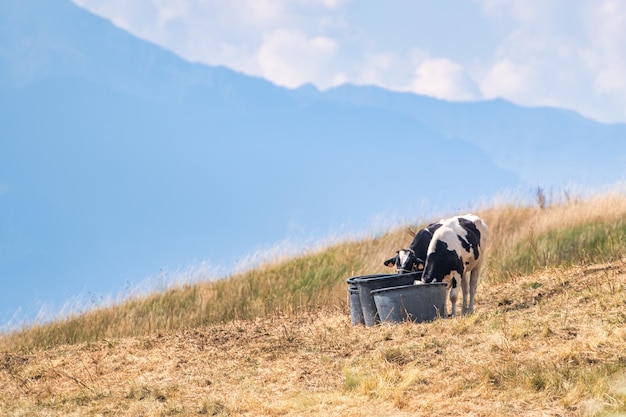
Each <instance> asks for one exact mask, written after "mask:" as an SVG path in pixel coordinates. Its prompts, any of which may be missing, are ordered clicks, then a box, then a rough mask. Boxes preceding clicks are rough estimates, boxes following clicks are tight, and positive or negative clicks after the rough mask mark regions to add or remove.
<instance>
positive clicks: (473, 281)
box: [468, 266, 480, 313]
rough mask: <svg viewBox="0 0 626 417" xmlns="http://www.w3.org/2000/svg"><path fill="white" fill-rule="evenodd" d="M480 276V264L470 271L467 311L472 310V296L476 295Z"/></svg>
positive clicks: (470, 311)
mask: <svg viewBox="0 0 626 417" xmlns="http://www.w3.org/2000/svg"><path fill="white" fill-rule="evenodd" d="M479 276H480V266H478V267H476V268H474V269H473V270H472V272H471V273H470V282H469V293H470V297H469V311H468V312H469V313H473V312H474V296H475V295H476V288H477V287H478V278H479Z"/></svg>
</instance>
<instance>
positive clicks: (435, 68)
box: [410, 58, 480, 101]
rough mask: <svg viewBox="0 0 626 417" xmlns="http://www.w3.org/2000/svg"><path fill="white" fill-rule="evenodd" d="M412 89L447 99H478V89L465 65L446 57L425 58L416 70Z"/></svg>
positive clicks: (419, 92)
mask: <svg viewBox="0 0 626 417" xmlns="http://www.w3.org/2000/svg"><path fill="white" fill-rule="evenodd" d="M410 88H411V90H412V91H414V92H416V93H418V94H424V95H428V96H432V97H437V98H441V99H447V100H458V101H467V100H476V99H478V98H480V95H479V92H478V89H477V87H476V85H475V83H474V82H473V81H472V80H471V78H470V77H469V76H468V75H467V74H466V73H465V71H464V69H463V67H461V66H460V65H459V64H457V63H456V62H453V61H451V60H449V59H446V58H430V59H426V60H424V61H423V62H422V63H421V64H420V65H419V66H418V67H417V69H416V71H415V78H414V79H413V81H412V83H411V87H410Z"/></svg>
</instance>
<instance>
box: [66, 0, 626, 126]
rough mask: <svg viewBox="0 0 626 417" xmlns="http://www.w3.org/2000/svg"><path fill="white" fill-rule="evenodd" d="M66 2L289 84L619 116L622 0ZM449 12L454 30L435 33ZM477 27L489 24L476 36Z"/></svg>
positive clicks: (623, 102)
mask: <svg viewBox="0 0 626 417" xmlns="http://www.w3.org/2000/svg"><path fill="white" fill-rule="evenodd" d="M74 1H75V2H76V3H77V4H80V5H82V6H84V7H86V8H89V9H91V10H93V11H94V12H96V13H100V14H102V15H105V16H108V17H109V18H111V19H112V20H113V21H114V22H115V23H116V24H117V25H119V26H120V27H122V28H125V29H127V30H129V31H130V32H132V33H135V34H136V35H138V36H140V37H142V38H145V39H148V40H151V41H153V42H156V43H158V44H160V45H163V46H164V47H166V48H169V49H171V50H174V51H175V52H177V53H179V54H180V55H182V56H183V57H185V58H187V59H189V60H192V61H199V62H204V63H207V64H209V65H225V66H228V67H231V68H233V69H235V70H237V71H241V72H244V73H247V74H251V75H257V76H263V77H266V78H268V79H270V80H272V81H273V82H275V83H277V84H280V85H284V86H288V87H295V86H298V85H301V84H303V83H309V82H310V83H314V84H316V85H317V86H318V87H320V88H328V87H331V86H334V85H336V84H338V83H341V82H346V81H347V82H351V83H356V84H374V85H378V86H382V87H385V88H389V89H393V90H403V91H413V92H417V93H420V94H428V95H432V96H435V97H440V98H445V99H449V100H474V99H480V98H492V97H503V98H505V99H508V100H511V101H514V102H517V103H520V104H523V105H529V106H534V105H554V106H560V107H564V108H571V109H575V110H578V111H580V112H583V113H584V114H586V115H588V116H590V117H594V118H597V119H599V120H605V121H610V120H621V121H625V122H626V77H624V76H623V74H626V54H624V53H623V51H625V50H626V31H625V30H623V28H624V27H626V2H624V1H622V0H577V1H576V2H572V1H571V0H550V1H545V0H475V1H473V2H471V3H469V4H468V3H463V7H459V8H458V10H457V9H454V10H452V9H450V10H448V9H446V11H445V13H442V9H441V7H439V8H437V7H436V6H434V5H433V4H434V2H433V3H429V2H424V3H421V2H420V3H418V2H400V3H398V4H397V5H395V6H394V7H393V8H384V9H381V8H380V7H379V5H378V3H377V2H375V1H374V0H359V1H358V2H357V1H353V0H237V1H235V2H233V1H231V0H211V1H206V0H180V1H177V2H172V1H169V0H74ZM462 11H463V15H462V16H455V15H454V13H455V12H457V13H461V12H462ZM451 13H452V14H451ZM408 16H417V17H418V18H419V17H423V16H428V19H424V18H422V19H421V20H419V19H418V21H419V25H418V26H416V23H415V21H416V19H413V18H410V17H408ZM437 19H439V20H441V21H440V22H439V21H437ZM480 19H483V20H480ZM451 21H453V22H455V25H457V26H458V28H459V31H441V30H440V29H441V28H442V27H447V26H446V23H449V22H451ZM390 25H392V26H390ZM477 25H478V26H480V27H481V28H483V27H485V26H490V27H489V29H488V30H483V31H481V32H480V33H481V36H478V37H473V36H472V35H471V34H472V33H475V31H472V30H470V29H471V28H472V27H474V26H477ZM457 32H458V33H464V34H465V37H468V38H470V39H459V38H458V36H457V35H455V33H457ZM478 43H480V44H481V45H480V46H477V44H478ZM488 48H489V49H488ZM477 86H478V87H477Z"/></svg>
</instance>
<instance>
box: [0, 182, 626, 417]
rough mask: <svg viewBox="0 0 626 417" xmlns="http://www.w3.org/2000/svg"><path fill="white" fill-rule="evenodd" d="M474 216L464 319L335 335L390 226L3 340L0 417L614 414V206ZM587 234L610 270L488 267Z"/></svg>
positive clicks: (388, 245) (618, 406) (622, 285)
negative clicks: (473, 277) (481, 258)
mask: <svg viewBox="0 0 626 417" xmlns="http://www.w3.org/2000/svg"><path fill="white" fill-rule="evenodd" d="M479 214H480V215H481V216H482V217H483V218H485V219H486V221H487V223H488V224H489V226H490V229H491V242H490V245H489V251H490V257H489V258H488V263H487V268H486V270H485V274H484V276H483V280H482V282H481V284H480V286H479V290H478V294H477V299H476V306H475V310H476V312H475V314H474V315H472V316H468V317H459V318H454V319H442V320H437V321H435V322H433V323H421V324H409V323H407V324H401V325H395V326H386V325H385V326H377V327H373V328H364V327H360V326H358V327H353V326H351V324H350V318H349V312H348V307H347V302H346V284H345V281H344V279H345V278H346V277H347V276H350V275H358V274H366V273H373V272H380V271H386V269H385V268H384V267H383V266H382V265H381V262H382V260H383V259H385V257H386V256H387V255H390V254H392V253H393V251H395V250H396V249H398V248H399V247H402V246H405V245H406V244H407V243H408V241H410V237H409V236H408V235H407V234H406V231H405V230H404V229H398V230H395V231H392V232H390V233H389V234H386V235H384V236H380V237H376V238H371V239H365V240H363V241H362V242H348V243H343V244H340V245H337V246H334V247H331V248H328V249H327V250H324V251H321V252H320V253H314V254H308V255H306V256H303V257H300V258H298V259H295V260H285V261H277V262H276V263H272V264H267V265H264V266H262V267H260V268H259V269H257V270H255V271H250V272H248V273H245V274H242V275H239V276H235V277H232V278H231V279H230V280H227V281H225V282H222V283H212V284H199V285H197V286H193V287H184V288H180V289H177V290H174V291H170V292H168V293H165V294H157V295H154V296H151V297H146V298H145V299H140V300H131V301H129V302H127V303H125V304H123V305H121V306H116V307H112V308H110V309H105V310H103V311H95V312H91V313H89V314H87V315H84V316H81V317H77V318H74V319H71V320H67V321H62V322H59V323H54V324H52V325H51V326H38V327H36V328H34V329H25V330H24V331H21V332H17V333H15V334H13V335H7V336H4V337H2V338H1V339H0V415H7V416H29V415H33V416H68V415H76V416H85V415H86V416H90V415H92V416H108V415H110V416H117V415H122V416H140V415H141V416H146V417H147V416H167V415H181V416H187V415H215V416H227V415H231V416H331V415H336V416H366V415H367V416H370V415H374V416H376V415H379V416H414V415H429V416H449V415H471V416H484V417H488V416H519V415H523V416H574V417H576V416H616V415H626V405H625V402H626V348H625V346H626V259H625V258H624V253H626V243H625V242H624V241H623V231H621V229H620V230H617V231H613V229H612V226H611V225H612V224H614V223H615V224H616V223H619V222H620V221H622V219H624V218H626V197H624V196H621V195H619V194H606V195H603V196H599V197H595V198H592V199H589V200H585V201H574V200H573V201H570V202H568V203H564V204H557V205H552V206H550V207H547V208H546V209H543V210H542V209H539V208H534V207H515V206H506V205H503V206H499V207H493V208H488V209H484V210H480V211H479ZM596 223H598V224H602V225H604V226H603V228H601V229H600V231H601V234H615V236H614V240H615V242H612V243H611V245H612V246H611V248H612V251H611V254H610V255H611V259H609V260H602V261H597V262H590V259H591V260H593V256H587V255H585V256H584V257H581V258H580V260H581V261H580V262H578V261H577V259H578V258H576V259H574V262H573V264H574V265H573V266H563V265H558V266H553V265H552V266H551V265H550V264H548V263H546V264H541V263H538V264H535V266H534V272H532V273H529V274H520V273H512V272H511V271H509V270H506V269H503V265H506V264H507V261H506V260H507V259H508V258H510V257H514V256H517V255H518V254H519V253H518V252H519V251H520V248H522V250H523V248H524V247H525V246H524V245H535V246H536V248H535V250H537V251H541V250H544V249H542V248H541V247H540V243H541V239H540V238H541V237H542V236H543V237H544V238H545V237H546V236H547V237H548V238H551V237H552V236H553V235H551V234H550V233H553V231H555V230H556V231H561V230H563V229H568V230H570V229H571V228H572V227H578V226H580V225H588V224H596ZM571 230H574V232H573V235H572V232H568V233H569V234H567V233H566V234H565V236H566V238H567V239H570V240H574V241H576V238H577V235H576V233H578V229H575V228H574V229H571ZM584 230H586V229H584ZM594 230H595V229H594ZM618 232H619V233H618ZM557 237H559V236H557ZM520 245H521V246H520ZM581 248H582V249H580V248H579V250H581V251H583V252H585V251H586V252H588V251H589V250H591V249H593V247H592V246H581ZM589 253H592V252H589ZM592 255H593V253H592ZM507 257H508V258H507ZM345 259H347V260H348V263H346V262H345ZM539 259H549V257H548V256H547V255H546V256H543V257H540V258H539ZM570 264H572V262H569V261H568V263H567V265H570ZM313 284H314V285H313ZM234 297H239V298H243V299H245V301H246V302H245V303H244V302H242V303H240V304H239V305H237V309H234V311H231V313H233V315H234V316H235V317H236V318H234V319H233V318H232V317H231V318H229V317H228V316H226V315H224V314H223V311H221V310H220V309H224V308H225V307H224V306H226V305H228V304H229V303H230V304H233V303H235V301H234V300H235V298H234ZM237 317H238V318H237ZM49 334H53V335H54V337H48V335H49ZM74 336H76V337H74ZM46 337H48V338H46ZM42 340H43V341H42ZM63 340H65V341H67V342H71V343H64V342H63ZM81 340H83V341H81Z"/></svg>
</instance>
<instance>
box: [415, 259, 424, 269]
mask: <svg viewBox="0 0 626 417" xmlns="http://www.w3.org/2000/svg"><path fill="white" fill-rule="evenodd" d="M415 265H416V266H417V270H418V271H421V270H422V269H424V265H425V262H424V261H422V260H421V259H420V258H417V261H416V262H415Z"/></svg>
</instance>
